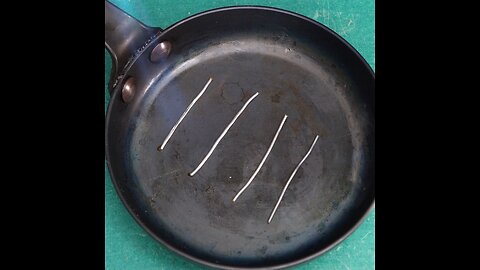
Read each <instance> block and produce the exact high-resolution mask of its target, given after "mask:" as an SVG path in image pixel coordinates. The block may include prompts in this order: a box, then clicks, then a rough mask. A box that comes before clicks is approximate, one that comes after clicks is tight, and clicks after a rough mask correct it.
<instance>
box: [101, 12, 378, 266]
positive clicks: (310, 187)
mask: <svg viewBox="0 0 480 270" xmlns="http://www.w3.org/2000/svg"><path fill="white" fill-rule="evenodd" d="M165 40H166V41H169V42H171V44H172V49H171V52H170V54H169V55H168V57H166V58H165V59H163V60H162V61H160V62H157V63H152V62H151V61H150V59H149V55H150V52H151V50H152V48H153V47H154V46H155V45H156V44H158V42H160V41H165ZM210 77H211V78H213V81H212V83H211V85H210V86H209V88H208V89H207V90H206V92H205V94H204V95H203V96H202V98H201V99H200V100H199V101H198V102H197V104H196V105H195V106H194V107H193V108H192V110H191V112H190V113H189V114H188V115H187V117H186V118H185V119H184V121H183V122H182V124H181V125H180V126H179V127H178V129H177V130H176V132H175V134H174V135H173V136H172V138H171V140H170V141H169V143H168V144H167V146H166V147H165V149H164V150H163V151H159V150H158V149H157V148H158V147H159V146H160V144H161V143H162V142H163V139H164V138H165V136H166V135H167V133H168V132H169V131H170V129H171V127H172V126H173V125H174V124H175V122H176V121H177V120H178V118H179V117H180V115H181V114H182V113H183V111H184V110H185V108H186V107H187V106H188V104H189V103H190V102H191V100H192V99H193V98H195V96H196V95H197V94H198V92H199V91H200V90H201V89H202V87H203V86H204V84H205V83H206V81H207V80H208V78H210ZM127 78H134V82H135V84H134V89H135V95H134V97H133V99H132V100H131V101H129V102H124V101H123V100H122V97H121V91H120V90H121V86H122V83H123V82H124V81H125V79H127ZM374 85H375V78H374V74H373V72H372V70H371V69H370V68H369V66H368V64H367V63H366V62H365V61H364V60H363V59H362V58H361V56H360V55H359V54H358V53H357V52H356V51H355V50H354V49H353V48H352V47H351V46H349V45H348V44H347V43H346V42H345V41H344V40H343V39H341V38H340V37H339V36H337V35H336V34H334V33H333V32H331V31H330V30H328V29H327V28H325V27H324V26H322V25H320V24H318V23H316V22H314V21H312V20H309V19H307V18H305V17H302V16H300V15H296V14H293V13H289V12H286V11H281V10H277V9H271V8H263V7H262V8H261V7H235V8H224V9H218V10H212V11H209V12H206V13H202V14H199V15H196V16H193V17H190V18H188V19H186V20H184V21H182V22H180V23H178V24H176V25H174V26H173V27H171V28H169V29H167V30H165V31H164V32H163V33H162V34H161V35H160V36H159V37H157V38H156V40H155V41H154V42H153V43H152V45H151V46H149V47H148V48H147V49H146V50H145V51H144V52H143V53H142V55H140V56H139V57H138V59H137V60H136V61H135V62H134V63H133V65H132V66H131V68H130V69H129V70H128V71H127V72H126V74H124V76H123V78H122V79H121V80H120V81H119V82H118V84H117V88H115V89H113V92H112V97H111V101H110V104H109V108H108V112H107V118H106V121H107V122H106V155H107V163H108V166H109V169H110V173H111V175H112V180H113V182H114V185H115V188H116V189H117V191H118V193H119V195H120V197H121V199H122V201H123V202H124V204H125V205H126V207H127V208H128V209H129V211H130V212H131V214H132V215H133V216H134V217H135V219H136V220H137V221H138V222H139V224H140V225H141V226H142V227H143V228H145V230H147V231H148V232H149V233H150V234H151V235H152V236H153V237H154V238H155V239H157V240H159V241H160V242H162V243H163V244H165V245H166V246H168V247H170V248H171V249H173V250H175V251H177V252H179V253H180V254H182V255H184V256H186V257H188V258H190V259H193V260H195V261H197V262H201V263H204V264H207V265H210V266H216V267H230V268H235V267H248V268H252V267H284V266H289V265H292V264H295V263H298V262H301V261H304V260H306V259H309V258H311V257H313V256H316V255H319V254H322V253H323V252H325V251H327V250H328V249H330V248H331V247H332V246H333V245H335V244H336V243H338V242H339V241H341V240H342V239H344V238H345V237H346V236H347V235H348V234H349V233H350V232H351V231H352V230H353V229H354V228H355V227H356V226H357V225H358V224H359V223H360V222H361V220H362V219H363V217H364V216H365V215H366V214H367V213H368V210H369V209H370V208H371V206H372V205H373V203H374V196H375V188H374V179H375V174H374V167H375V146H374V140H375V132H374V130H375V119H374V113H375V99H374V89H375V86H374ZM255 92H259V95H258V97H257V98H256V99H255V100H254V101H253V102H252V103H251V104H250V105H249V107H248V108H247V109H246V110H245V112H244V113H243V114H242V116H241V117H240V118H239V119H238V120H237V121H236V122H235V124H234V125H233V126H232V128H231V130H230V131H229V132H228V133H227V135H226V136H225V137H224V139H223V140H222V141H221V142H220V144H219V145H218V147H217V149H216V150H215V151H214V153H213V154H212V156H211V157H210V159H209V160H208V161H207V162H206V163H205V165H204V166H203V167H202V169H201V170H200V171H199V172H198V174H196V175H195V176H193V177H190V176H188V173H189V172H191V171H192V170H193V169H194V168H195V167H196V166H197V165H198V163H199V162H200V161H201V160H202V158H203V157H204V156H205V154H206V152H208V150H209V149H210V147H211V145H212V144H213V142H214V141H215V140H216V138H217V137H218V135H219V134H220V133H221V132H222V131H223V129H224V128H225V126H226V125H227V124H228V122H229V121H230V120H231V119H232V118H233V116H234V115H235V114H236V112H237V111H238V110H239V109H240V107H242V105H243V104H244V103H245V102H246V100H247V99H248V98H249V97H250V96H252V95H253V94H254V93H255ZM284 114H287V115H288V119H287V121H286V123H285V126H284V127H283V130H282V132H281V134H280V135H279V138H278V141H277V143H276V144H275V147H274V148H273V150H272V152H271V153H270V156H269V158H268V159H267V161H266V162H265V165H264V166H263V168H262V170H260V172H259V174H258V175H257V176H256V178H255V180H254V181H253V183H252V185H251V186H250V187H249V188H248V189H247V190H246V191H245V193H244V194H243V195H242V196H241V197H240V198H239V199H238V201H237V202H235V203H234V202H232V198H233V197H234V196H235V194H236V193H237V192H238V191H239V190H240V189H241V188H242V186H243V185H244V184H245V182H246V181H247V180H248V178H249V177H250V176H251V174H252V173H253V171H254V170H255V169H256V166H257V165H258V163H259V162H260V160H261V159H262V157H263V154H264V153H265V151H266V149H267V148H268V146H269V144H270V142H271V139H272V137H273V135H274V133H275V131H276V129H277V127H278V125H279V123H280V121H281V120H282V117H283V115H284ZM316 135H318V136H319V140H318V142H317V145H316V146H315V149H314V150H313V151H312V154H311V155H310V157H309V158H308V159H307V160H306V161H305V163H304V164H303V165H302V167H301V168H300V169H299V171H298V173H297V174H296V176H295V177H294V178H293V180H292V183H291V185H290V187H289V188H288V190H287V192H286V193H285V197H284V198H283V200H282V203H281V204H280V207H279V208H278V210H277V213H276V214H275V217H274V218H273V220H272V222H271V223H270V224H268V223H267V219H268V217H269V215H270V213H271V211H272V208H273V207H274V205H275V203H276V201H277V199H278V196H279V194H280V192H281V190H282V188H283V187H284V185H285V182H286V181H287V179H288V177H289V175H290V173H291V172H292V171H293V169H294V168H295V166H296V165H297V163H298V162H299V161H300V159H301V158H302V157H303V155H304V154H305V152H306V151H307V150H308V147H309V146H310V144H311V142H312V141H313V139H314V137H315V136H316Z"/></svg>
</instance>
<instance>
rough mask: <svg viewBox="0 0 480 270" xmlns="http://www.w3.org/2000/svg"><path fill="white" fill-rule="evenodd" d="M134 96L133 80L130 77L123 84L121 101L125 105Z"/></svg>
mask: <svg viewBox="0 0 480 270" xmlns="http://www.w3.org/2000/svg"><path fill="white" fill-rule="evenodd" d="M134 95H135V80H134V79H133V77H130V78H128V79H127V81H125V84H123V89H122V99H123V101H124V102H125V103H128V102H130V101H131V100H132V99H133V96H134Z"/></svg>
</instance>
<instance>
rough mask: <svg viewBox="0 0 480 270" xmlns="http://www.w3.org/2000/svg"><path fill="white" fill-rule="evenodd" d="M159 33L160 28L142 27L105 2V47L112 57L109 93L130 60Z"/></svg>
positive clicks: (141, 24)
mask: <svg viewBox="0 0 480 270" xmlns="http://www.w3.org/2000/svg"><path fill="white" fill-rule="evenodd" d="M161 31H162V29H160V28H153V27H148V26H146V25H144V24H143V23H141V22H140V21H138V20H136V19H135V18H133V17H132V16H130V15H128V14H127V13H125V12H124V11H122V10H121V9H119V8H118V7H117V6H115V5H113V4H112V3H110V2H108V1H105V47H106V48H107V50H108V52H109V53H110V56H111V57H112V72H111V75H110V83H109V88H110V89H109V90H110V92H111V91H112V90H113V87H114V86H115V82H116V80H117V78H118V76H119V75H121V74H120V72H121V71H122V70H123V69H124V68H125V66H126V65H127V64H128V61H129V60H130V58H131V57H132V56H134V55H135V53H136V52H137V51H138V50H139V49H141V48H142V47H143V46H144V45H145V44H146V43H148V42H149V40H151V39H152V37H154V36H155V35H156V34H158V33H159V32H161Z"/></svg>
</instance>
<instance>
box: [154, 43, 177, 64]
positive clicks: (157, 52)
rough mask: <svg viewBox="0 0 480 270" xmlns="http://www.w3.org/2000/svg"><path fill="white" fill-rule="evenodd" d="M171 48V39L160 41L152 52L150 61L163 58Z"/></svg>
mask: <svg viewBox="0 0 480 270" xmlns="http://www.w3.org/2000/svg"><path fill="white" fill-rule="evenodd" d="M171 50H172V44H171V43H170V42H169V41H162V42H160V43H158V44H157V46H155V48H153V50H152V53H151V54H150V61H152V62H154V63H155V62H158V61H160V60H162V59H163V58H165V57H167V56H168V55H169V54H170V51H171Z"/></svg>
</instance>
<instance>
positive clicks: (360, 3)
mask: <svg viewBox="0 0 480 270" xmlns="http://www.w3.org/2000/svg"><path fill="white" fill-rule="evenodd" d="M111 2H112V3H114V4H116V5H117V6H118V7H120V8H121V9H123V10H125V11H127V12H128V13H129V14H131V15H132V16H134V17H136V18H137V19H139V20H140V21H142V22H144V23H145V24H147V25H151V26H159V27H161V28H166V27H168V26H169V25H172V24H174V23H175V22H177V21H179V20H181V19H183V18H185V17H187V16H190V15H193V14H196V13H198V12H202V11H205V10H208V9H212V8H218V7H224V6H233V5H262V6H271V7H278V8H282V9H286V10H290V11H293V12H297V13H299V14H302V15H305V16H307V17H310V18H312V19H314V20H317V21H319V22H321V23H323V24H324V25H326V26H328V27H329V28H331V29H333V30H334V31H335V32H337V33H338V34H340V35H341V36H342V37H343V38H345V39H346V40H347V41H348V42H349V43H350V44H352V45H353V46H354V47H355V48H356V49H357V50H358V51H359V52H360V54H361V55H362V56H363V57H364V58H365V59H366V60H367V62H368V63H369V64H370V66H371V67H372V68H373V69H374V70H375V1H374V0H350V1H347V0H325V1H313V0H303V1H301V0H279V1H266V0H262V1H232V0H210V1H208V0H204V1H200V0H182V1H173V0H168V1H167V0H111ZM110 69H111V59H110V56H109V55H108V53H107V52H106V51H105V112H106V110H107V105H108V102H109V98H110V97H109V94H108V90H107V82H108V79H109V76H110ZM105 268H106V269H109V270H110V269H145V270H148V269H205V268H206V267H204V266H200V265H198V264H195V263H192V262H190V261H188V260H186V259H184V258H183V257H180V256H179V255H177V254H175V253H173V252H172V251H170V250H168V249H167V248H166V247H164V246H162V245H161V244H159V243H158V242H156V241H155V240H154V239H153V238H151V237H150V236H149V235H148V234H147V233H146V232H145V231H144V230H143V229H142V228H141V227H140V226H139V225H138V224H137V223H136V222H135V221H134V220H133V218H132V217H131V216H130V215H129V213H128V212H127V210H126V209H125V208H124V206H123V204H122V203H121V201H120V199H119V197H118V196H117V194H116V192H115V190H114V188H113V185H112V182H111V180H110V174H109V172H108V168H107V166H106V164H105ZM294 269H326V270H327V269H351V270H354V269H375V209H373V211H372V212H371V213H370V214H369V216H368V217H367V218H366V219H365V221H364V222H363V223H362V224H361V225H360V226H359V227H358V229H357V230H356V231H355V232H354V233H353V234H352V235H350V236H349V237H348V238H347V239H346V240H345V241H343V242H342V243H341V244H339V245H338V246H336V247H335V248H334V249H332V250H331V251H329V252H328V253H326V254H324V255H323V256H320V257H317V258H315V259H313V260H311V261H309V262H307V263H304V264H301V265H298V266H296V267H294Z"/></svg>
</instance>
